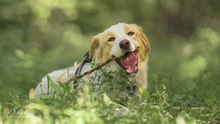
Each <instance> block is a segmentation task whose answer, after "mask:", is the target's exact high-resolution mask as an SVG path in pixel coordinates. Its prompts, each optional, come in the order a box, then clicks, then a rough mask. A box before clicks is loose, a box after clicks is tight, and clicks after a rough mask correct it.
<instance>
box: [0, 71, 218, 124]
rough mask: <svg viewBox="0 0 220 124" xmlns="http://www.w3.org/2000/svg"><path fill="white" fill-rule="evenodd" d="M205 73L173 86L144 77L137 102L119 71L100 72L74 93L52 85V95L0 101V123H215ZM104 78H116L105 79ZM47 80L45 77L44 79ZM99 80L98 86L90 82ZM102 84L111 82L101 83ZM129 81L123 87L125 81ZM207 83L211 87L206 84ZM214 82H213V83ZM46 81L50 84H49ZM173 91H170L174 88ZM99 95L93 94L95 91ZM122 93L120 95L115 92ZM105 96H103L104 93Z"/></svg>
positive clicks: (213, 89) (213, 92)
mask: <svg viewBox="0 0 220 124" xmlns="http://www.w3.org/2000/svg"><path fill="white" fill-rule="evenodd" d="M209 73H210V72H209V71H205V72H204V73H202V74H201V75H200V76H198V77H196V78H193V79H189V80H186V81H182V82H181V83H178V85H175V80H174V79H173V78H172V77H167V76H165V75H158V77H156V78H154V79H151V78H149V81H148V82H149V88H148V90H145V89H142V88H140V89H139V91H140V93H141V98H139V97H137V96H130V95H128V93H127V91H126V90H124V87H127V86H131V85H132V84H133V83H134V81H128V79H127V78H126V76H125V75H124V73H122V72H121V71H117V72H108V73H107V72H105V71H103V74H102V75H104V76H105V77H106V78H100V77H99V76H98V75H96V76H95V77H93V78H91V79H90V80H85V81H83V82H82V83H81V85H80V87H78V88H77V89H76V90H74V91H73V92H70V90H73V88H72V87H71V86H69V85H61V86H58V85H51V87H52V89H54V92H53V93H52V94H56V95H57V97H54V96H55V95H45V96H44V97H41V98H40V99H34V90H33V89H31V90H30V94H29V96H22V95H19V96H12V98H11V99H1V108H0V111H1V113H0V114H1V116H0V121H1V122H3V123H4V124H11V123H16V124H17V123H22V124H27V123H71V124H72V123H76V124H85V123H89V124H105V123H110V124H111V123H135V124H136V123H144V124H145V123H146V124H160V123H161V124H164V123H169V124H170V123H171V124H172V123H174V124H175V123H177V124H194V123H209V124H211V123H212V124H214V123H219V120H220V100H219V99H220V97H219V95H220V93H219V92H218V89H219V88H220V87H219V86H218V83H219V82H218V81H217V79H216V78H219V77H216V75H217V74H218V73H216V75H215V74H213V75H210V74H209ZM109 74H116V75H117V76H116V77H115V78H113V79H109V78H108V77H109ZM48 78H49V77H48ZM97 79H98V80H99V82H100V87H102V86H103V85H104V84H105V88H104V89H103V90H101V89H99V88H97V87H95V86H94V85H93V84H92V83H91V82H93V81H94V80H97ZM105 82H111V83H109V84H106V83H105ZM114 82H117V83H118V84H117V85H114ZM126 82H128V83H126ZM207 82H212V83H207ZM213 82H216V83H213ZM48 83H50V82H48ZM176 88H177V89H178V90H175V89H176ZM97 91H99V92H98V94H97V93H95V92H97ZM119 92H120V93H121V92H123V93H124V95H123V96H125V97H122V96H121V95H120V93H119ZM107 94H108V95H107Z"/></svg>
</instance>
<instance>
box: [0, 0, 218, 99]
mask: <svg viewBox="0 0 220 124" xmlns="http://www.w3.org/2000/svg"><path fill="white" fill-rule="evenodd" d="M219 6H220V1H219V0H138V1H137V0H136V1H135V0H130V1H128V0H1V1H0V97H2V98H7V97H8V96H9V94H10V93H9V92H11V93H12V94H13V95H18V94H28V93H29V90H30V88H33V87H35V86H36V85H37V83H39V82H40V81H41V78H42V77H43V76H45V75H46V74H48V73H49V72H51V71H53V70H57V69H61V68H66V67H69V66H71V65H73V64H74V62H75V61H78V62H80V61H81V60H82V58H83V55H84V53H85V52H87V51H88V50H89V45H90V41H91V39H92V36H94V35H96V34H98V33H100V32H102V31H104V30H105V29H107V28H108V27H110V26H111V25H114V24H117V23H119V22H124V23H135V24H137V25H139V26H141V27H142V28H143V31H144V33H145V34H146V36H147V37H148V39H149V42H150V45H151V53H150V58H149V88H152V86H154V84H152V82H153V80H154V79H157V78H158V77H160V76H161V75H162V76H164V77H166V79H169V80H172V82H173V85H176V87H178V86H182V85H184V84H183V83H184V81H187V83H188V84H189V83H190V82H194V83H192V84H193V85H191V84H189V87H191V86H192V87H195V86H197V85H200V83H201V82H203V84H204V85H203V87H204V90H205V89H206V88H207V85H206V84H208V83H209V84H212V83H213V87H215V85H216V84H219V83H220V81H219V80H220V74H219V72H220V68H219V67H220V66H219V65H220V64H219V63H220V49H219V48H220V7H219ZM198 77H202V78H200V79H204V78H206V79H207V80H205V81H200V80H199V81H198V80H196V79H197V78H198ZM210 77H211V78H210ZM209 79H212V80H209ZM195 81H196V82H195ZM159 83H160V82H159ZM191 89H192V88H191Z"/></svg>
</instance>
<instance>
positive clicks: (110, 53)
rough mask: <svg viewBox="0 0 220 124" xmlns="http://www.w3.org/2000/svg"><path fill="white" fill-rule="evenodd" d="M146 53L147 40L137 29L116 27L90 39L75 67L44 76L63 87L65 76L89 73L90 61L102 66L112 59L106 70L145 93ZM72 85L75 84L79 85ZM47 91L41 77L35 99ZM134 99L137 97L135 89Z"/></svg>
mask: <svg viewBox="0 0 220 124" xmlns="http://www.w3.org/2000/svg"><path fill="white" fill-rule="evenodd" d="M149 52H150V45H149V42H148V39H147V38H146V36H145V34H144V33H143V32H142V29H141V28H140V27H139V26H137V25H136V24H125V23H118V24H116V25H113V26H111V27H110V28H108V29H106V30H105V31H104V32H102V33H99V34H98V35H96V36H94V37H93V39H92V42H91V45H90V49H89V52H88V53H87V55H86V56H85V57H84V60H83V62H82V63H81V64H80V65H79V66H77V65H75V66H74V67H70V68H67V69H63V70H57V71H54V72H52V73H50V74H48V76H50V77H51V80H52V81H53V82H61V83H63V82H65V81H67V80H68V75H79V74H83V73H84V72H86V71H89V70H91V69H92V67H91V66H92V65H91V61H93V60H95V63H96V64H98V63H103V62H105V61H106V60H108V59H109V58H111V57H116V59H115V60H114V61H111V62H110V63H108V68H107V69H106V70H107V71H115V70H117V69H121V70H123V72H124V73H125V74H126V75H127V77H128V78H129V79H131V80H135V83H134V86H135V87H138V88H139V87H142V88H144V89H147V69H148V66H147V62H148V54H149ZM92 76H94V73H91V74H90V75H89V77H92ZM74 83H77V84H78V83H79V82H74ZM74 83H73V84H74ZM94 83H95V82H94ZM76 86H78V85H76ZM47 88H48V78H47V77H44V78H43V79H42V81H41V83H40V84H39V85H38V86H37V88H36V89H35V97H41V96H42V95H44V94H47V92H48V91H51V88H50V89H49V90H48V89H47ZM75 88H76V87H75ZM134 95H138V90H137V88H136V89H135V92H134Z"/></svg>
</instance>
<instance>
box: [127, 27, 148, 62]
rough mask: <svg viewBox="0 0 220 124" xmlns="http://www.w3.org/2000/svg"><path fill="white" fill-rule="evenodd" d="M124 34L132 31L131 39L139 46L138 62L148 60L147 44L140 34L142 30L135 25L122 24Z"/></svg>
mask: <svg viewBox="0 0 220 124" xmlns="http://www.w3.org/2000/svg"><path fill="white" fill-rule="evenodd" d="M124 30H125V33H128V32H129V31H133V32H134V35H133V36H132V38H133V39H134V40H135V41H136V42H138V43H139V44H140V50H139V51H138V57H139V58H140V62H142V61H147V60H148V53H149V52H150V45H149V42H148V40H147V38H146V36H145V35H144V33H143V32H142V29H141V28H140V27H139V26H137V25H135V24H131V25H128V24H124Z"/></svg>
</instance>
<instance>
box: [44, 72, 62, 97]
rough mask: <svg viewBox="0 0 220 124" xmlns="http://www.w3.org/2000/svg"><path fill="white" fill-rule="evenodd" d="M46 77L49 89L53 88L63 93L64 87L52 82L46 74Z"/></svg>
mask: <svg viewBox="0 0 220 124" xmlns="http://www.w3.org/2000/svg"><path fill="white" fill-rule="evenodd" d="M47 79H48V80H49V86H50V87H51V89H53V90H54V91H55V92H57V93H59V94H64V89H63V88H62V87H61V86H59V85H57V84H56V83H54V82H53V81H52V80H51V78H50V76H47Z"/></svg>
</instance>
